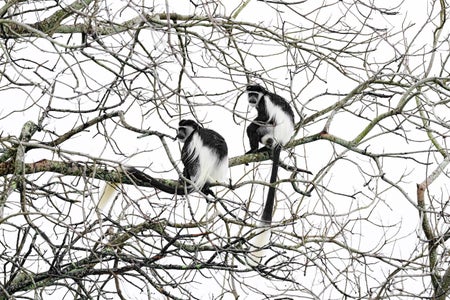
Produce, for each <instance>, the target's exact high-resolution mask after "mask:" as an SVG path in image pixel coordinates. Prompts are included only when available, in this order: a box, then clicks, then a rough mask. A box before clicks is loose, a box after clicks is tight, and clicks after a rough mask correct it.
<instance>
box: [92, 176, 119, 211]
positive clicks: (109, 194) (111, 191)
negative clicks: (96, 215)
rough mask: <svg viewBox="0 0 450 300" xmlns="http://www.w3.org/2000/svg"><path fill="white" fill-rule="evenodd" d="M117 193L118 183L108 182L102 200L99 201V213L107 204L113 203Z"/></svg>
mask: <svg viewBox="0 0 450 300" xmlns="http://www.w3.org/2000/svg"><path fill="white" fill-rule="evenodd" d="M116 193H117V183H111V182H107V183H106V185H105V187H104V188H103V192H102V195H101V196H100V200H99V201H98V204H97V208H98V209H99V211H102V210H103V209H104V208H105V206H106V204H108V203H109V201H111V199H112V198H114V196H115V195H116Z"/></svg>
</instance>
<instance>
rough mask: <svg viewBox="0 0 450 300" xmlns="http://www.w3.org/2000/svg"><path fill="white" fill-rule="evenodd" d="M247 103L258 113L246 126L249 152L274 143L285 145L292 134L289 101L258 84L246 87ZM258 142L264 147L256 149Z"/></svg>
mask: <svg viewBox="0 0 450 300" xmlns="http://www.w3.org/2000/svg"><path fill="white" fill-rule="evenodd" d="M246 93H247V95H248V102H249V105H250V106H252V107H255V108H256V110H257V112H258V115H257V117H256V118H255V119H254V120H253V121H252V122H251V124H250V125H249V126H248V127H247V136H248V139H249V143H250V150H249V151H247V153H246V154H249V153H257V152H262V151H267V150H269V149H271V148H272V147H273V146H274V144H279V145H282V146H284V145H286V144H287V143H288V142H289V140H290V139H291V137H292V135H293V134H294V124H295V123H294V112H293V111H292V108H291V106H290V105H289V103H288V102H287V101H286V100H285V99H284V98H282V97H280V96H278V95H277V94H274V93H270V92H268V91H267V90H266V89H265V88H263V87H262V86H260V85H257V84H255V85H248V86H247V88H246ZM259 143H262V144H263V145H265V147H263V148H261V149H258V145H259Z"/></svg>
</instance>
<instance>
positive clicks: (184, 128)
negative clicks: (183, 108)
mask: <svg viewBox="0 0 450 300" xmlns="http://www.w3.org/2000/svg"><path fill="white" fill-rule="evenodd" d="M177 139H178V140H179V141H180V142H182V143H184V145H183V148H182V150H181V161H182V163H183V165H184V170H183V176H184V177H185V178H186V179H188V180H190V181H192V183H193V184H194V186H191V185H189V186H187V189H186V190H184V187H183V188H181V187H178V188H177V187H171V186H167V185H165V184H163V183H162V182H160V181H158V180H156V179H155V178H153V177H151V176H149V175H147V174H145V173H143V172H141V171H139V170H137V169H136V168H133V167H126V168H125V169H124V171H125V173H126V174H128V176H129V177H130V178H134V179H138V180H141V181H144V182H145V181H147V182H149V183H150V184H151V185H152V186H154V187H155V188H158V189H159V190H162V191H164V192H167V193H170V194H180V195H184V194H185V193H190V192H192V191H194V190H196V189H198V190H201V191H202V192H203V193H205V194H213V193H212V191H211V190H210V189H209V185H210V184H211V183H214V182H223V181H225V180H226V179H227V178H228V147H227V143H226V142H225V139H224V138H223V137H222V136H221V135H220V134H218V133H217V132H215V131H214V130H211V129H206V128H203V127H201V126H200V125H199V124H198V123H197V122H195V121H193V120H181V121H180V123H179V127H178V131H177ZM117 188H118V184H117V183H109V182H107V183H106V186H105V188H104V190H103V192H102V195H101V196H100V200H99V202H98V204H97V208H98V209H99V210H103V209H104V207H105V206H106V204H107V203H108V202H109V201H110V200H111V199H112V198H113V197H114V195H115V194H116V189H117Z"/></svg>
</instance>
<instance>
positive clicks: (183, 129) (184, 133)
mask: <svg viewBox="0 0 450 300" xmlns="http://www.w3.org/2000/svg"><path fill="white" fill-rule="evenodd" d="M193 131H194V128H193V127H191V126H180V127H179V128H178V132H177V139H178V140H179V141H180V142H181V143H184V142H185V141H186V139H187V138H188V137H189V136H190V135H191V134H192V132H193Z"/></svg>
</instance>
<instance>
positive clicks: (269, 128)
mask: <svg viewBox="0 0 450 300" xmlns="http://www.w3.org/2000/svg"><path fill="white" fill-rule="evenodd" d="M246 93H247V95H248V102H249V105H250V106H253V107H255V108H256V110H257V112H258V115H257V117H256V118H255V119H254V120H253V121H252V123H251V124H250V125H249V126H248V127H247V136H248V139H249V142H250V150H249V151H248V152H247V153H246V154H249V153H257V152H262V151H267V150H271V151H272V160H273V162H272V173H271V176H270V183H271V186H270V187H269V191H268V193H267V199H266V203H265V205H264V209H263V213H262V215H261V218H260V221H259V224H258V227H259V228H258V230H257V233H256V234H257V235H256V236H255V238H254V239H252V240H251V241H250V243H251V249H250V258H251V260H250V262H249V263H250V264H252V265H257V264H259V263H260V262H261V260H262V259H263V257H264V253H263V248H264V247H265V246H266V245H267V244H268V243H269V239H270V230H269V229H267V227H268V226H270V225H271V223H272V215H273V208H274V203H275V191H276V188H275V187H274V186H273V183H274V182H276V180H277V174H278V163H279V159H280V151H281V146H284V145H286V144H287V143H288V142H289V140H290V139H291V138H292V136H293V134H294V112H293V111H292V108H291V106H290V105H289V103H288V102H287V101H286V100H285V99H284V98H282V97H280V96H278V95H277V94H274V93H270V92H268V91H267V90H266V89H265V88H263V87H262V86H260V85H248V86H247V88H246ZM259 143H261V144H263V145H265V146H264V147H262V148H261V149H258V146H259Z"/></svg>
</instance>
